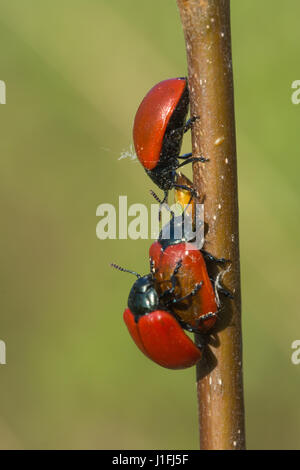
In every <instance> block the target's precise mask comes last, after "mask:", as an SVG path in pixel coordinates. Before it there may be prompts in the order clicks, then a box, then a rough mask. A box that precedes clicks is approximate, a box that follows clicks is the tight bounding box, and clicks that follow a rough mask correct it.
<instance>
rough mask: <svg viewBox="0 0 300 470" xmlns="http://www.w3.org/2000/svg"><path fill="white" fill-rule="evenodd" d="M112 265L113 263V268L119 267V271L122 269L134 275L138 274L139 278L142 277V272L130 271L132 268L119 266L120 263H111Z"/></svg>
mask: <svg viewBox="0 0 300 470" xmlns="http://www.w3.org/2000/svg"><path fill="white" fill-rule="evenodd" d="M110 265H111V267H112V268H115V269H118V270H119V271H122V272H123V273H130V274H133V275H134V276H136V277H137V278H138V279H139V278H140V277H142V276H141V275H140V274H138V273H136V272H135V271H130V269H125V268H122V267H121V266H119V265H118V264H115V263H110Z"/></svg>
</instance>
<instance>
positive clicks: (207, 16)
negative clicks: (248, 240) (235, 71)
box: [177, 0, 245, 449]
mask: <svg viewBox="0 0 300 470" xmlns="http://www.w3.org/2000/svg"><path fill="white" fill-rule="evenodd" d="M177 3H178V7H179V11H180V16H181V21H182V25H183V30H184V35H185V41H186V50H187V60H188V76H189V88H190V106H191V116H199V117H200V119H199V120H197V121H196V123H195V125H194V128H193V132H192V141H193V155H194V156H198V155H203V156H205V157H206V158H209V162H207V163H195V164H194V187H195V189H196V190H197V191H198V193H199V194H200V195H202V197H203V196H204V210H205V223H206V225H207V228H208V230H207V233H206V238H205V241H206V242H205V249H206V250H207V251H209V252H210V253H212V254H213V255H214V256H216V257H222V258H226V259H228V260H230V263H228V265H227V266H226V270H225V272H224V276H223V279H222V283H223V284H224V286H226V288H227V289H228V290H229V291H231V292H232V294H233V295H234V299H233V300H230V299H225V298H224V299H223V297H222V296H221V300H222V306H223V308H222V310H221V312H220V315H219V320H218V324H217V332H216V334H215V337H214V341H213V343H214V344H211V345H210V346H209V347H207V348H206V350H205V353H204V357H203V360H201V362H200V364H199V366H198V368H197V390H198V401H199V425H200V447H201V449H244V448H245V431H244V398H243V378H242V336H241V295H240V262H239V234H238V198H237V166H236V142H235V119H234V98H233V75H232V59H231V36H230V1H229V0H177Z"/></svg>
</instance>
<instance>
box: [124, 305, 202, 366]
mask: <svg viewBox="0 0 300 470" xmlns="http://www.w3.org/2000/svg"><path fill="white" fill-rule="evenodd" d="M123 318H124V322H125V323H126V326H127V328H128V331H129V333H130V335H131V337H132V339H133V341H134V342H135V344H136V345H137V347H138V348H139V349H140V350H141V351H142V352H143V353H144V354H145V355H146V356H147V357H149V358H150V359H152V361H154V362H156V363H157V364H159V365H160V366H162V367H166V368H168V369H186V368H188V367H191V366H193V365H195V364H196V363H197V362H198V361H199V360H200V359H201V356H202V353H201V351H200V349H199V348H198V347H197V346H196V345H195V344H194V343H193V341H192V340H191V339H190V338H189V337H188V336H187V335H186V334H185V332H184V330H183V329H182V328H181V326H180V325H179V323H178V322H177V321H176V320H175V318H174V317H173V316H172V315H171V314H170V313H169V312H166V311H164V310H156V311H154V312H151V313H148V314H146V315H143V316H141V317H140V318H139V319H138V321H137V322H136V321H135V317H134V315H133V314H132V312H131V310H130V309H129V308H127V309H126V310H125V312H124V315H123Z"/></svg>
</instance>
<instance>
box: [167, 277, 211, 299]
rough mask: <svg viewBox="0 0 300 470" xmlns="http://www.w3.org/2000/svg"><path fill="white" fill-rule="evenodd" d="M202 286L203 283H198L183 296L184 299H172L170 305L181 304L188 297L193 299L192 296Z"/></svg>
mask: <svg viewBox="0 0 300 470" xmlns="http://www.w3.org/2000/svg"><path fill="white" fill-rule="evenodd" d="M202 285H203V281H201V282H199V284H196V286H195V287H194V289H193V290H192V291H191V292H190V293H189V294H187V295H185V296H184V297H181V298H180V299H176V298H175V299H172V300H171V302H170V303H172V304H178V303H179V302H182V301H183V300H186V299H188V298H189V297H193V296H194V295H196V294H197V292H198V291H199V290H200V289H201V287H202Z"/></svg>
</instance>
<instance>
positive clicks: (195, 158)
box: [177, 157, 209, 168]
mask: <svg viewBox="0 0 300 470" xmlns="http://www.w3.org/2000/svg"><path fill="white" fill-rule="evenodd" d="M208 161H209V160H208V158H204V157H192V158H189V159H187V160H186V161H185V162H182V163H180V164H179V165H178V166H177V168H181V167H182V166H184V165H188V164H189V163H194V162H202V163H205V162H208Z"/></svg>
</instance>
